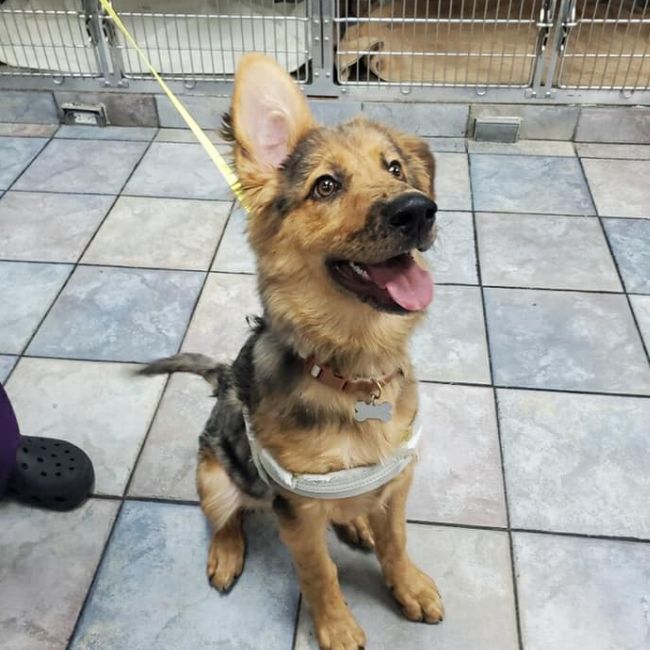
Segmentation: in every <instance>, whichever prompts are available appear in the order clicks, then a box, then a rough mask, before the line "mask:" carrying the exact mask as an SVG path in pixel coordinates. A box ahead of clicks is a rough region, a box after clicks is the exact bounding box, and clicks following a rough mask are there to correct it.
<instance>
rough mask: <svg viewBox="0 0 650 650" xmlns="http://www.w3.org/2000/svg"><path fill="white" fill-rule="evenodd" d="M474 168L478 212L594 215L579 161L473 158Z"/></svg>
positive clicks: (554, 158)
mask: <svg viewBox="0 0 650 650" xmlns="http://www.w3.org/2000/svg"><path fill="white" fill-rule="evenodd" d="M470 169H471V176H472V191H473V193H474V207H475V209H476V210H481V211H485V212H543V213H550V214H594V207H593V205H592V203H591V198H590V197H589V191H588V189H587V185H586V183H585V179H584V177H583V175H582V170H581V168H580V163H579V162H578V160H577V159H576V158H559V157H553V156H494V155H472V156H471V164H470Z"/></svg>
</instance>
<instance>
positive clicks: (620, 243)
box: [603, 219, 650, 293]
mask: <svg viewBox="0 0 650 650" xmlns="http://www.w3.org/2000/svg"><path fill="white" fill-rule="evenodd" d="M603 223H604V225H605V230H606V231H607V238H608V239H609V243H610V244H611V246H612V250H613V251H614V257H615V258H616V263H617V264H618V269H619V271H620V272H621V275H622V276H623V282H624V283H625V288H626V289H627V290H628V291H630V292H633V293H650V220H646V219H603Z"/></svg>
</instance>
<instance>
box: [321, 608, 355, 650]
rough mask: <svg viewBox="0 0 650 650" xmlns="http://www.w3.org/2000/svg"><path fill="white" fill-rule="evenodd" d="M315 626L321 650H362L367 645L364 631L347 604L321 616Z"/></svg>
mask: <svg viewBox="0 0 650 650" xmlns="http://www.w3.org/2000/svg"><path fill="white" fill-rule="evenodd" d="M314 627H315V629H316V638H317V639H318V645H319V647H320V649H321V650H360V649H363V648H364V647H365V645H366V635H365V633H364V631H363V630H362V629H361V627H360V626H359V624H358V623H357V622H356V620H355V619H354V616H352V614H351V613H350V611H349V610H348V608H347V607H345V606H343V607H341V608H340V609H337V610H336V611H334V612H332V613H329V614H327V615H326V616H320V617H319V618H318V619H316V620H315V621H314Z"/></svg>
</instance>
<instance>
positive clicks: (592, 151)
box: [576, 142, 650, 160]
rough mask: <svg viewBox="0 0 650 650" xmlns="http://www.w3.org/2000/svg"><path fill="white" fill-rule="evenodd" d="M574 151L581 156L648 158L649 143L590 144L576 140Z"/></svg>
mask: <svg viewBox="0 0 650 650" xmlns="http://www.w3.org/2000/svg"><path fill="white" fill-rule="evenodd" d="M576 151H577V152H578V155H579V156H581V157H582V158H621V159H623V160H626V159H627V160H650V145H647V144H591V143H586V142H576Z"/></svg>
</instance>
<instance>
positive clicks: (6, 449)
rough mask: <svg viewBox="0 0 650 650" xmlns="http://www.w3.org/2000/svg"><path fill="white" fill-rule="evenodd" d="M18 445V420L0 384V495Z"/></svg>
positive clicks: (5, 485) (3, 489) (5, 483)
mask: <svg viewBox="0 0 650 650" xmlns="http://www.w3.org/2000/svg"><path fill="white" fill-rule="evenodd" d="M19 445H20V433H19V432H18V422H17V421H16V416H15V415H14V410H13V409H12V408H11V402H10V401H9V397H7V393H5V389H4V388H3V387H2V384H0V497H2V495H3V494H4V491H5V488H6V487H7V480H8V479H9V475H10V474H11V470H12V469H13V467H14V464H15V462H16V453H17V452H18V446H19Z"/></svg>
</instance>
